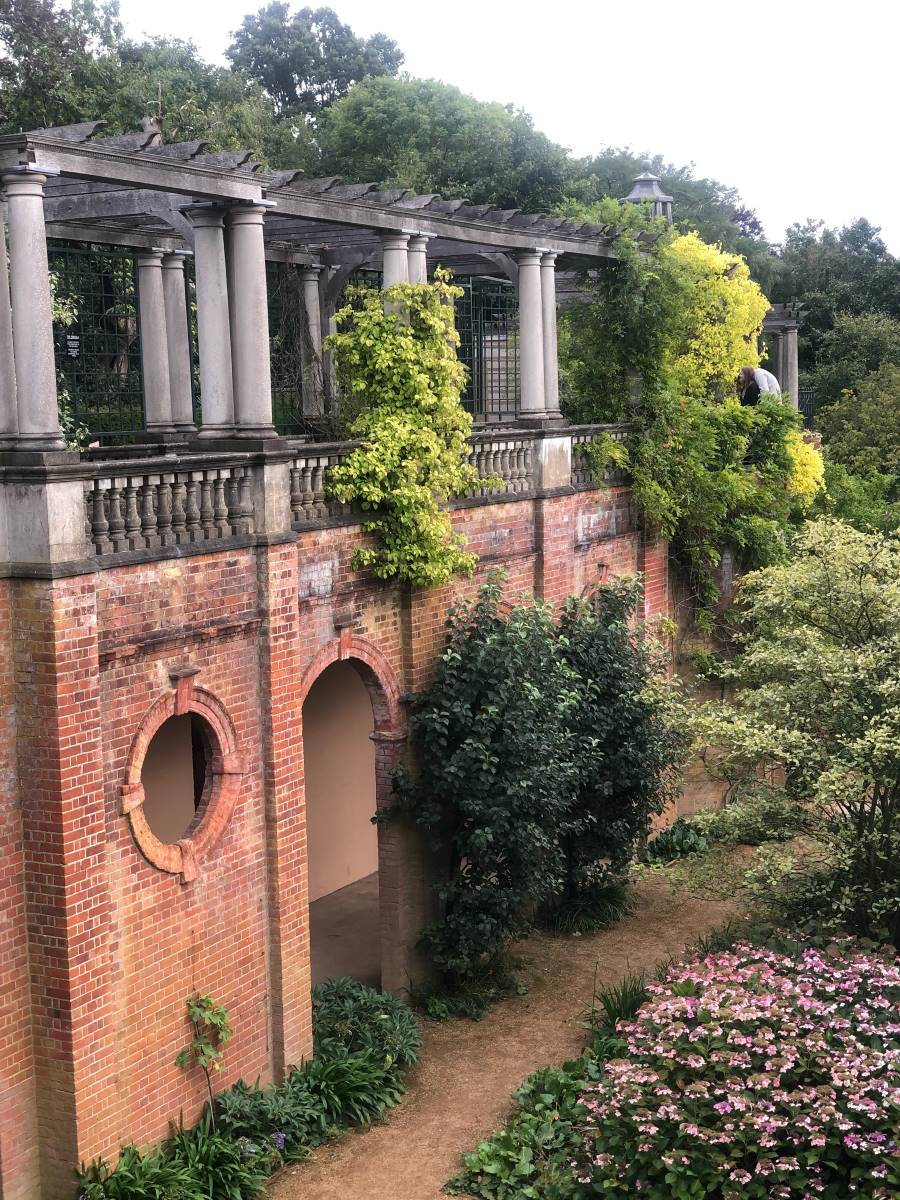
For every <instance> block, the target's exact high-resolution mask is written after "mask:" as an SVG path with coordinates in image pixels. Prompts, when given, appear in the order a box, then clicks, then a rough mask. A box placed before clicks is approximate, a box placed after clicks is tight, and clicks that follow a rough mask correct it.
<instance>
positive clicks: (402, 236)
mask: <svg viewBox="0 0 900 1200" xmlns="http://www.w3.org/2000/svg"><path fill="white" fill-rule="evenodd" d="M411 236H412V235H411V234H409V233H398V232H397V231H396V230H394V231H385V232H384V233H381V234H379V237H380V239H381V245H382V247H383V248H384V249H385V250H406V249H407V248H408V246H409V239H410V237H411Z"/></svg>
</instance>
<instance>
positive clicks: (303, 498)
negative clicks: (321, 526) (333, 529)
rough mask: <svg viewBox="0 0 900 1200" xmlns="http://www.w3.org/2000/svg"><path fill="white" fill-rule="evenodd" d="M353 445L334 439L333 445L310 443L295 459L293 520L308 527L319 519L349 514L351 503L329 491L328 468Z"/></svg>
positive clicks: (339, 460) (336, 462)
mask: <svg viewBox="0 0 900 1200" xmlns="http://www.w3.org/2000/svg"><path fill="white" fill-rule="evenodd" d="M352 449H353V443H352V442H333V443H331V444H330V445H324V446H315V445H314V446H310V447H309V449H308V450H304V452H303V453H302V454H298V455H297V457H296V458H295V459H293V461H292V462H291V468H290V479H291V524H292V526H293V528H294V529H304V528H306V527H307V526H308V525H311V524H314V523H315V522H322V521H335V520H340V519H341V518H345V517H348V516H349V515H350V513H351V511H352V510H351V506H350V505H349V504H342V503H341V502H340V501H339V500H335V499H334V498H333V497H332V496H329V495H328V489H327V486H326V480H327V477H328V472H329V471H330V470H331V469H332V468H333V467H336V466H337V465H338V463H339V462H342V461H343V459H345V458H346V457H347V455H348V454H349V453H350V451H351V450H352Z"/></svg>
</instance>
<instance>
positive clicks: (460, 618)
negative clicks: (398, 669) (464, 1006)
mask: <svg viewBox="0 0 900 1200" xmlns="http://www.w3.org/2000/svg"><path fill="white" fill-rule="evenodd" d="M639 594H640V592H639V588H638V586H637V585H636V584H634V583H633V582H632V583H626V582H616V583H614V584H610V585H609V586H602V587H598V588H597V589H596V592H595V593H594V594H592V595H591V596H590V597H588V598H586V599H583V600H572V601H571V602H570V603H569V604H568V605H567V606H566V608H565V610H564V612H563V614H562V616H561V617H560V619H559V622H558V623H557V622H556V621H555V620H554V616H553V613H552V612H551V610H550V609H549V608H547V607H546V606H544V605H540V604H536V603H532V604H526V605H513V604H510V603H507V602H505V601H504V599H503V595H502V589H501V584H500V582H499V581H498V580H496V579H495V580H492V581H491V582H490V583H489V584H487V585H486V586H485V587H483V588H482V589H481V590H480V592H479V594H478V597H477V598H476V599H475V600H474V601H464V602H463V603H461V604H460V605H459V606H458V607H457V608H455V609H453V610H452V611H451V615H450V620H449V623H448V639H447V648H446V650H445V651H444V654H443V655H442V657H441V660H440V662H439V663H438V666H437V670H436V672H435V678H434V682H433V684H432V687H431V689H430V690H429V691H428V692H426V693H423V694H420V695H417V696H414V697H412V698H411V702H410V713H411V725H412V734H413V739H414V742H415V744H416V748H417V750H418V754H417V758H418V761H419V763H420V764H421V770H420V773H419V775H418V777H417V778H416V780H415V781H412V780H411V779H409V777H407V776H405V775H400V776H399V777H398V781H397V788H398V792H399V794H400V796H401V800H402V802H403V806H404V807H405V809H406V811H407V812H408V813H409V814H410V815H411V816H412V818H413V820H414V821H415V822H416V823H417V824H418V825H419V826H420V827H421V828H422V829H423V830H424V831H425V833H426V835H427V837H428V839H429V841H430V844H431V847H432V849H433V850H434V851H435V854H436V858H437V861H438V863H439V864H440V866H441V868H442V869H441V871H440V882H439V885H438V888H437V899H438V908H439V918H438V920H436V921H435V922H434V923H433V924H432V925H430V926H429V927H428V928H427V929H426V930H425V933H424V937H423V941H424V945H425V947H426V949H427V950H428V951H429V953H430V955H431V957H432V960H433V962H434V963H435V965H436V966H437V968H438V969H439V971H440V973H441V976H442V982H443V989H444V992H445V993H449V994H453V995H455V994H460V995H472V994H473V991H474V992H475V993H477V994H478V995H480V996H481V997H485V996H486V995H487V994H488V993H489V992H490V990H491V987H492V986H493V981H494V980H495V979H498V978H500V977H501V976H502V975H503V973H504V961H505V958H506V955H507V951H508V947H509V944H510V942H511V941H512V939H513V938H514V937H516V936H517V935H518V934H520V933H521V932H523V931H524V929H525V927H526V923H527V919H528V917H529V916H530V915H531V914H532V913H533V912H535V911H536V912H537V915H538V918H539V919H540V920H541V921H542V922H543V923H545V924H548V925H550V926H551V927H552V926H553V925H554V922H555V923H556V924H557V926H558V927H565V926H566V924H567V923H568V924H569V925H570V926H571V927H577V926H579V925H582V924H583V925H584V926H585V927H588V926H589V925H591V924H593V927H596V926H597V925H599V924H602V923H604V922H605V921H608V920H609V919H610V918H611V917H612V916H613V915H615V913H616V912H618V913H621V911H622V907H623V906H622V903H621V895H620V897H619V899H618V901H617V908H616V910H615V912H614V910H613V907H612V905H611V903H610V893H609V892H608V888H609V886H610V885H611V884H616V883H619V882H621V881H622V879H623V876H624V873H625V869H626V867H627V864H628V861H629V859H630V858H631V856H632V854H633V853H634V849H635V846H636V844H637V842H638V841H639V840H640V839H641V838H643V837H644V836H645V834H646V831H647V828H648V825H649V821H650V817H651V815H652V814H653V813H654V812H658V811H661V808H662V806H663V804H664V803H665V800H666V798H667V797H668V794H669V787H668V775H669V769H670V767H671V766H672V765H673V763H674V762H675V760H676V759H677V758H678V757H679V755H680V752H681V739H680V737H679V736H678V735H676V734H675V733H674V732H673V729H674V725H673V723H672V722H670V721H669V720H668V711H667V710H668V708H669V705H670V693H669V692H668V689H667V688H666V687H665V686H664V685H663V684H662V682H661V680H659V678H658V677H657V676H656V675H655V667H656V660H655V655H654V652H653V650H652V649H651V647H650V645H649V643H648V642H647V641H646V640H645V639H644V638H643V636H642V635H641V633H640V631H639V630H637V629H636V628H635V627H634V625H633V616H634V609H635V605H636V602H637V599H638V596H639ZM623 730H627V731H628V734H627V736H623Z"/></svg>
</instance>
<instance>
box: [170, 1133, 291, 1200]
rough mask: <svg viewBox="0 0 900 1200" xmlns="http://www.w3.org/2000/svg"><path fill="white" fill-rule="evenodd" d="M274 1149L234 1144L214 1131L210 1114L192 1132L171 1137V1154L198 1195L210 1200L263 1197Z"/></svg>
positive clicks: (240, 1143)
mask: <svg viewBox="0 0 900 1200" xmlns="http://www.w3.org/2000/svg"><path fill="white" fill-rule="evenodd" d="M272 1149H273V1147H269V1146H261V1145H258V1144H257V1143H255V1142H251V1141H249V1140H245V1141H243V1142H242V1141H240V1140H238V1141H235V1142H233V1141H231V1139H230V1138H227V1137H225V1136H224V1135H223V1134H221V1133H219V1132H218V1131H216V1130H214V1129H213V1127H212V1121H211V1120H210V1117H209V1113H206V1114H205V1115H204V1116H203V1117H202V1118H201V1119H200V1123H199V1124H198V1125H196V1126H195V1127H194V1128H193V1129H191V1130H187V1129H184V1128H181V1129H179V1130H178V1132H177V1133H176V1134H175V1136H174V1137H173V1138H172V1141H171V1144H170V1146H169V1153H170V1154H171V1156H172V1158H173V1159H174V1160H175V1161H176V1162H179V1163H183V1164H184V1165H185V1167H186V1168H187V1170H188V1171H189V1172H190V1174H191V1177H192V1180H194V1181H196V1189H197V1191H196V1194H197V1195H198V1196H208V1197H209V1198H210V1200H254V1197H256V1196H260V1195H262V1193H263V1192H264V1191H265V1188H266V1180H267V1179H268V1177H269V1175H270V1174H271V1172H272V1168H273V1165H274V1166H278V1165H280V1161H279V1160H277V1159H276V1160H275V1162H274V1164H273V1161H272V1158H271V1157H270V1151H271V1150H272Z"/></svg>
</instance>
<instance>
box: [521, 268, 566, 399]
mask: <svg viewBox="0 0 900 1200" xmlns="http://www.w3.org/2000/svg"><path fill="white" fill-rule="evenodd" d="M556 258H557V255H556V254H555V253H553V252H552V251H549V250H541V249H536V250H526V251H522V252H520V253H519V254H518V255H517V261H518V264H519V380H520V400H519V414H518V415H519V417H520V419H521V420H523V421H538V422H542V421H553V420H559V419H560V411H559V363H558V359H557V334H556Z"/></svg>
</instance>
